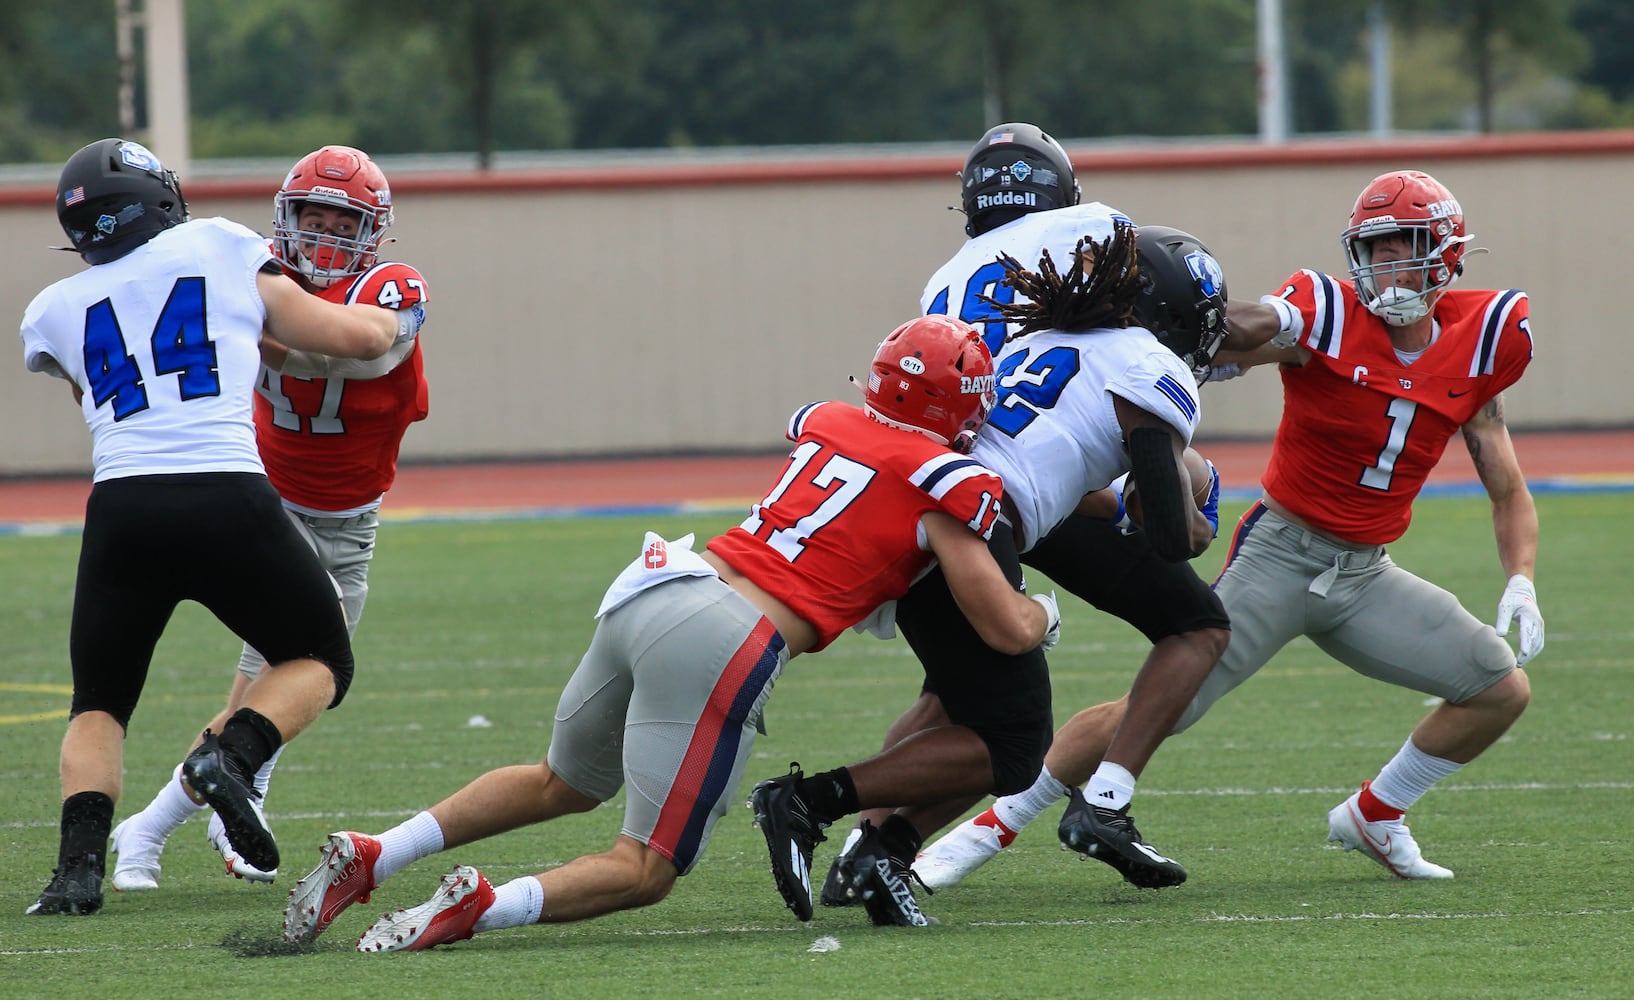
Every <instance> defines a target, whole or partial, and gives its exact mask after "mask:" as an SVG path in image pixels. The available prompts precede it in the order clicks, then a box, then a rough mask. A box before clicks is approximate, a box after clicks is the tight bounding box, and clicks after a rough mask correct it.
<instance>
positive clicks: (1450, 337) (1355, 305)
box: [1264, 271, 1532, 545]
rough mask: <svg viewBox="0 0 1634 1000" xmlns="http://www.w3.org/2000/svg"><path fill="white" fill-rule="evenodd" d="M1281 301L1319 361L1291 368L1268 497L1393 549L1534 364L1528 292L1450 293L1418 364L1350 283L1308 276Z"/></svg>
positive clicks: (1351, 536) (1311, 519)
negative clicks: (1478, 421) (1438, 479)
mask: <svg viewBox="0 0 1634 1000" xmlns="http://www.w3.org/2000/svg"><path fill="white" fill-rule="evenodd" d="M1280 294H1281V297H1282V298H1284V299H1286V300H1287V301H1288V302H1289V303H1290V304H1292V305H1293V306H1294V307H1295V308H1296V309H1298V310H1299V314H1300V316H1301V317H1302V318H1303V321H1304V327H1303V329H1302V330H1300V332H1299V345H1300V346H1301V347H1303V348H1305V350H1306V351H1308V352H1309V353H1310V360H1309V361H1307V362H1306V363H1305V364H1304V365H1303V366H1297V365H1283V366H1282V391H1283V407H1282V421H1281V423H1280V424H1279V425H1278V427H1277V435H1276V440H1275V442H1274V443H1273V444H1272V448H1271V461H1270V465H1269V466H1268V467H1267V469H1266V472H1265V480H1264V485H1265V491H1266V493H1268V494H1269V495H1270V496H1272V497H1274V498H1275V499H1276V500H1277V501H1278V502H1279V503H1281V504H1282V505H1283V506H1284V507H1286V508H1287V509H1288V510H1290V511H1292V512H1293V513H1294V514H1296V515H1298V516H1299V517H1301V518H1303V519H1304V520H1305V521H1306V522H1307V523H1309V524H1311V525H1312V526H1314V527H1317V528H1320V529H1322V530H1323V531H1326V532H1328V533H1330V534H1332V535H1336V536H1338V537H1340V538H1343V539H1347V540H1349V541H1352V542H1356V543H1359V544H1364V545H1383V544H1385V543H1387V542H1393V541H1395V540H1396V539H1397V538H1400V537H1401V536H1402V534H1403V533H1405V532H1406V531H1407V525H1408V524H1409V522H1411V520H1412V516H1413V510H1412V506H1413V499H1414V498H1415V497H1417V496H1418V493H1419V490H1421V489H1422V488H1423V487H1424V481H1425V479H1426V478H1428V476H1429V474H1430V470H1431V469H1433V468H1435V465H1436V463H1437V462H1438V461H1440V460H1441V454H1442V452H1443V451H1444V450H1445V448H1446V446H1447V442H1448V440H1450V439H1451V438H1452V436H1453V434H1455V433H1456V432H1457V431H1458V429H1459V428H1460V427H1462V426H1463V425H1464V424H1465V423H1467V422H1468V421H1469V420H1470V419H1471V418H1473V417H1474V416H1475V415H1476V413H1478V412H1479V411H1480V409H1481V407H1483V406H1485V405H1486V404H1487V403H1488V402H1490V401H1491V400H1492V399H1493V398H1494V397H1496V396H1497V395H1498V394H1499V393H1501V392H1502V391H1503V390H1504V389H1506V388H1508V387H1509V386H1511V385H1514V384H1515V382H1517V381H1519V379H1520V377H1521V373H1522V372H1524V371H1525V370H1526V366H1527V364H1528V363H1529V362H1530V361H1531V360H1532V332H1531V329H1530V327H1529V325H1528V322H1527V299H1526V293H1525V292H1522V291H1518V290H1516V289H1508V290H1505V291H1477V290H1469V291H1460V290H1457V289H1451V290H1448V291H1447V292H1445V293H1443V294H1442V296H1441V299H1440V301H1438V302H1437V303H1436V306H1435V322H1436V324H1437V327H1438V335H1437V337H1436V338H1435V340H1434V342H1433V343H1431V344H1430V346H1429V347H1428V348H1427V349H1426V350H1425V351H1424V353H1423V354H1422V355H1420V356H1419V357H1418V358H1417V359H1416V360H1414V361H1413V363H1412V364H1404V363H1403V362H1402V361H1401V359H1400V358H1399V357H1397V356H1396V352H1395V350H1394V348H1392V346H1391V344H1390V335H1389V332H1388V329H1387V327H1386V326H1385V323H1384V320H1382V319H1379V318H1378V317H1377V316H1374V315H1373V314H1372V313H1370V312H1368V311H1367V307H1366V306H1364V305H1362V303H1361V302H1360V301H1359V300H1358V299H1357V297H1356V292H1355V289H1354V288H1352V286H1351V285H1350V283H1349V282H1341V281H1339V280H1338V279H1336V278H1334V277H1332V276H1331V275H1326V274H1321V273H1319V272H1316V271H1300V272H1299V273H1298V274H1295V275H1294V276H1293V277H1291V278H1289V279H1288V281H1287V282H1286V284H1285V285H1284V287H1283V289H1282V291H1281V293H1280Z"/></svg>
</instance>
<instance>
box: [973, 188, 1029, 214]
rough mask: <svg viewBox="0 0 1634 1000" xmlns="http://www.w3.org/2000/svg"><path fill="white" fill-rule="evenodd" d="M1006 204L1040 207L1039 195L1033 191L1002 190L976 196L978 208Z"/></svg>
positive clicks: (996, 206)
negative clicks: (996, 192)
mask: <svg viewBox="0 0 1634 1000" xmlns="http://www.w3.org/2000/svg"><path fill="white" fill-rule="evenodd" d="M1005 205H1022V206H1025V207H1027V208H1037V207H1038V195H1036V194H1034V193H1033V192H1031V191H1000V192H999V193H998V194H979V195H977V196H976V208H977V209H978V210H979V209H983V208H1001V207H1003V206H1005Z"/></svg>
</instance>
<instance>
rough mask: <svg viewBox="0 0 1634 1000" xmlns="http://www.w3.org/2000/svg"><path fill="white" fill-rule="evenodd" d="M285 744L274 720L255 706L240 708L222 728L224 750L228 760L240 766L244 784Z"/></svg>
mask: <svg viewBox="0 0 1634 1000" xmlns="http://www.w3.org/2000/svg"><path fill="white" fill-rule="evenodd" d="M283 745H284V735H283V734H282V733H280V732H279V731H278V727H277V726H275V725H273V724H272V720H271V719H268V718H267V717H266V716H264V715H262V714H261V713H260V712H257V711H256V710H255V709H253V708H241V709H239V710H238V711H236V712H234V713H233V717H232V718H230V719H228V720H227V724H226V725H225V726H222V727H221V749H222V751H223V752H225V753H226V755H227V760H228V761H230V762H231V763H232V765H233V766H234V767H236V768H238V769H239V775H238V776H239V777H240V778H241V779H243V781H244V783H245V784H249V782H250V779H252V778H254V777H255V772H257V771H259V770H261V765H262V764H265V763H266V762H267V761H268V760H269V759H270V758H271V757H272V755H273V754H274V753H277V752H278V748H279V747H281V746H283Z"/></svg>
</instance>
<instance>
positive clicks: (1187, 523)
mask: <svg viewBox="0 0 1634 1000" xmlns="http://www.w3.org/2000/svg"><path fill="white" fill-rule="evenodd" d="M1129 471H1130V472H1131V473H1132V474H1133V475H1134V477H1135V482H1136V483H1138V484H1139V486H1140V506H1141V511H1142V514H1143V515H1144V516H1143V520H1144V523H1143V524H1142V525H1141V529H1142V530H1143V531H1145V532H1146V537H1147V540H1148V541H1150V542H1151V544H1152V551H1153V552H1156V553H1157V554H1158V555H1159V556H1160V557H1162V558H1163V559H1166V560H1168V561H1169V562H1185V561H1186V560H1187V559H1190V558H1191V514H1190V512H1189V511H1188V510H1187V509H1186V508H1187V506H1188V505H1189V504H1190V502H1191V498H1190V497H1189V496H1187V495H1186V488H1185V487H1184V486H1182V485H1181V483H1180V465H1179V463H1178V462H1176V461H1175V457H1174V439H1173V438H1172V437H1171V436H1170V434H1169V432H1168V431H1166V430H1164V429H1163V428H1161V427H1136V428H1135V429H1134V430H1132V431H1130V432H1129Z"/></svg>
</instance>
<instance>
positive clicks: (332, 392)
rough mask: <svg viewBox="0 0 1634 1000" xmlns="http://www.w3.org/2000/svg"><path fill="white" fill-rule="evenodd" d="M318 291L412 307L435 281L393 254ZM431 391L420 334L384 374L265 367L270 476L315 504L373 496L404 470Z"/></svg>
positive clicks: (261, 400) (292, 497)
mask: <svg viewBox="0 0 1634 1000" xmlns="http://www.w3.org/2000/svg"><path fill="white" fill-rule="evenodd" d="M314 294H316V295H317V296H318V297H319V298H322V299H328V300H329V301H331V302H342V303H354V302H364V303H368V304H370V305H376V306H383V307H385V308H387V309H403V308H406V307H408V306H412V305H414V304H416V303H420V302H425V301H426V283H425V279H424V278H422V277H421V276H420V272H419V271H417V270H415V269H414V268H412V267H410V266H408V265H407V264H398V263H394V262H390V261H385V262H381V263H379V264H376V265H375V266H374V267H371V268H369V269H368V270H367V271H364V272H363V273H362V274H360V275H358V276H357V277H355V278H353V279H352V281H351V282H350V283H342V284H336V285H331V286H330V287H328V288H325V289H323V290H322V291H319V292H316V293H314ZM428 389H429V387H428V386H427V384H426V376H425V361H424V359H423V357H422V355H421V353H420V342H419V340H416V341H415V342H414V348H413V350H411V351H410V352H409V354H408V356H407V357H405V358H404V359H403V360H402V361H401V362H399V363H398V365H397V367H395V368H393V369H392V370H391V371H389V372H387V373H386V374H384V375H381V376H379V377H378V378H370V379H350V378H299V377H297V376H294V375H282V374H279V373H278V372H275V371H272V370H271V369H270V368H266V367H263V368H262V370H261V382H260V385H259V386H258V387H257V390H256V396H255V433H256V443H257V445H258V446H259V448H260V449H261V461H262V462H263V463H265V465H266V467H267V478H268V479H271V480H272V485H273V486H274V487H276V488H277V490H278V493H279V495H280V496H282V497H283V498H284V499H285V500H287V501H289V502H290V503H293V504H298V505H300V506H302V507H305V508H308V509H311V510H322V511H352V510H357V509H359V508H364V507H368V506H370V505H372V504H374V503H375V502H376V501H378V500H379V499H380V496H381V494H383V493H385V492H386V491H387V490H389V489H390V488H391V484H392V482H393V481H395V480H396V478H397V451H398V448H399V447H400V446H401V445H402V443H403V434H404V433H405V432H406V431H407V430H408V426H409V424H411V423H414V422H415V421H417V420H424V419H425V417H426V413H427V411H428V405H429V399H428V395H429V393H428Z"/></svg>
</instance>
